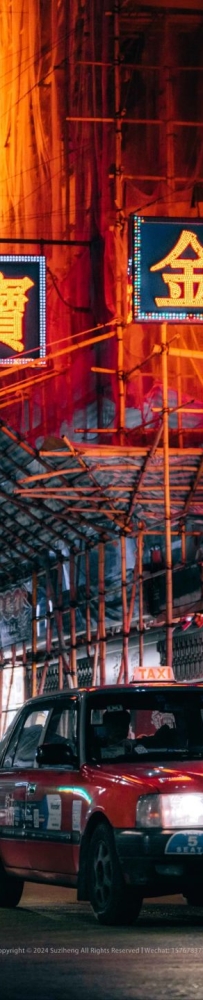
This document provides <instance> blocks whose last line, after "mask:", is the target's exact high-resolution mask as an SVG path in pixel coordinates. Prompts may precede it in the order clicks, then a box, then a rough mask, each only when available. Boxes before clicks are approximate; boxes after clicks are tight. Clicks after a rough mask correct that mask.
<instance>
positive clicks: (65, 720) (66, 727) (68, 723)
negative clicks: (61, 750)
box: [46, 703, 78, 758]
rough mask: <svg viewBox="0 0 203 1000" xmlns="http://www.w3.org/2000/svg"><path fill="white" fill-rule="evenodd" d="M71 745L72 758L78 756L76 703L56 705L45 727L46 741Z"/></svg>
mask: <svg viewBox="0 0 203 1000" xmlns="http://www.w3.org/2000/svg"><path fill="white" fill-rule="evenodd" d="M66 742H68V744H69V745H70V747H71V750H72V752H73V756H74V758H77V756H78V713H77V705H75V704H73V703H72V704H71V703H69V705H68V704H67V703H66V704H65V705H64V704H63V706H62V705H61V706H60V707H58V706H57V707H56V708H55V709H54V710H53V712H52V716H51V719H50V722H49V725H48V727H47V732H46V743H66Z"/></svg>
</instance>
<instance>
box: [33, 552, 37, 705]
mask: <svg viewBox="0 0 203 1000" xmlns="http://www.w3.org/2000/svg"><path fill="white" fill-rule="evenodd" d="M36 694H37V573H36V570H34V571H33V574H32V698H34V697H35V695H36Z"/></svg>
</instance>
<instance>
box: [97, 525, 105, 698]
mask: <svg viewBox="0 0 203 1000" xmlns="http://www.w3.org/2000/svg"><path fill="white" fill-rule="evenodd" d="M98 558H99V567H98V568H99V659H100V684H101V686H102V687H103V686H104V684H105V683H106V621H105V546H104V542H99V552H98Z"/></svg>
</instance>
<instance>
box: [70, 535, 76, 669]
mask: <svg viewBox="0 0 203 1000" xmlns="http://www.w3.org/2000/svg"><path fill="white" fill-rule="evenodd" d="M75 589H76V588H75V554H74V552H73V551H72V552H70V638H71V656H70V660H71V674H72V681H73V687H77V659H76V615H75V612H76V593H75Z"/></svg>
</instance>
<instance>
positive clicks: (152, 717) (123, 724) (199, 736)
mask: <svg viewBox="0 0 203 1000" xmlns="http://www.w3.org/2000/svg"><path fill="white" fill-rule="evenodd" d="M178 756H179V758H182V757H186V758H190V759H191V758H202V759H203V689H199V690H198V689H191V688H190V689H188V690H187V691H186V690H185V689H184V690H183V689H182V690H180V689H178V690H177V689H167V690H166V689H165V690H164V689H158V690H156V691H155V690H153V689H146V690H135V689H132V688H131V689H129V691H126V690H125V691H124V690H123V692H122V689H120V690H119V689H116V690H114V691H111V692H107V690H106V691H104V694H103V692H101V690H100V692H99V693H97V692H96V691H95V693H93V692H91V693H90V695H89V698H88V701H87V711H86V759H87V761H95V762H96V763H99V764H101V763H104V764H108V763H110V762H111V761H114V760H115V761H117V762H119V761H120V762H121V763H123V762H129V763H132V762H136V764H137V763H138V762H139V761H143V760H146V758H150V759H153V760H157V761H160V760H161V759H165V758H168V757H170V758H172V759H174V758H176V757H177V758H178Z"/></svg>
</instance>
